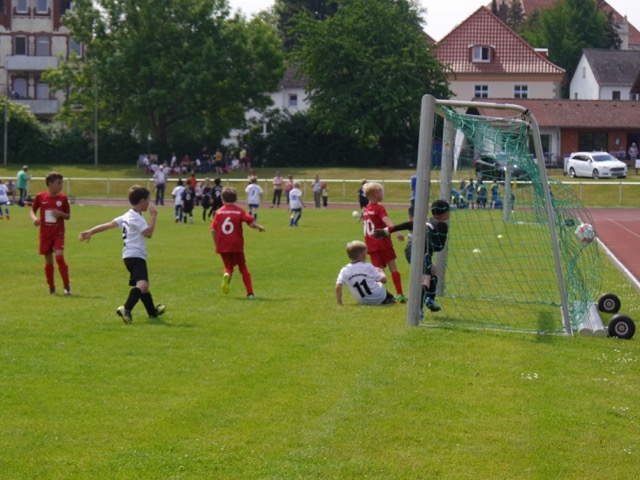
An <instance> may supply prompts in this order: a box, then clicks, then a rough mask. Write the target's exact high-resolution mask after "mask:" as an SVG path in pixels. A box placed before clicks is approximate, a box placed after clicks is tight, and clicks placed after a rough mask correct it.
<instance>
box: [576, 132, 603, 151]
mask: <svg viewBox="0 0 640 480" xmlns="http://www.w3.org/2000/svg"><path fill="white" fill-rule="evenodd" d="M607 145H609V135H608V134H607V133H606V132H580V133H579V134H578V150H579V151H582V152H595V151H600V150H601V151H604V149H605V148H607Z"/></svg>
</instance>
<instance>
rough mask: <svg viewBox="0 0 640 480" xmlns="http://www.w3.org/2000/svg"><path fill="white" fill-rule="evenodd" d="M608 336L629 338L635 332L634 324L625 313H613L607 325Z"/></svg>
mask: <svg viewBox="0 0 640 480" xmlns="http://www.w3.org/2000/svg"><path fill="white" fill-rule="evenodd" d="M607 330H608V331H609V336H610V337H616V338H623V339H625V340H629V339H630V338H631V337H633V334H634V333H636V324H635V323H634V322H633V320H631V318H629V317H627V316H626V315H614V316H613V317H612V318H611V320H610V321H609V325H608V327H607Z"/></svg>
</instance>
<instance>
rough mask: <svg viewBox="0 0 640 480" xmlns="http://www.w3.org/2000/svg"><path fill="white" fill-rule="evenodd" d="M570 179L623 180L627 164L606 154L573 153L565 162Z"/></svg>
mask: <svg viewBox="0 0 640 480" xmlns="http://www.w3.org/2000/svg"><path fill="white" fill-rule="evenodd" d="M567 173H568V174H569V175H571V176H572V177H591V178H611V177H616V178H625V177H626V176H627V164H626V163H624V162H621V161H620V160H618V159H617V158H616V157H614V156H613V155H611V154H609V153H607V152H574V153H572V154H571V155H570V156H569V160H567Z"/></svg>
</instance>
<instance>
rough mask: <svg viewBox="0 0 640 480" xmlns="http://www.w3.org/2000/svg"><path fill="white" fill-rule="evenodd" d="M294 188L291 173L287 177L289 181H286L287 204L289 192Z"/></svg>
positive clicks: (285, 194)
mask: <svg viewBox="0 0 640 480" xmlns="http://www.w3.org/2000/svg"><path fill="white" fill-rule="evenodd" d="M292 189H293V175H289V176H288V177H287V181H286V182H285V183H284V196H285V199H286V200H287V205H289V200H290V199H289V193H290V192H291V190H292Z"/></svg>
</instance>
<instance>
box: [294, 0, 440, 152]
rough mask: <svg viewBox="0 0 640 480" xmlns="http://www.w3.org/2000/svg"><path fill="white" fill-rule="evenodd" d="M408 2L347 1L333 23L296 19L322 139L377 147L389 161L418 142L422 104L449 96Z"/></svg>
mask: <svg viewBox="0 0 640 480" xmlns="http://www.w3.org/2000/svg"><path fill="white" fill-rule="evenodd" d="M419 13H420V12H419V10H418V8H417V7H416V6H415V4H414V3H413V2H410V1H404V0H399V1H394V0H345V1H343V2H341V3H340V7H339V8H338V12H337V13H336V14H335V15H334V16H333V17H331V18H329V19H326V20H324V21H318V20H316V19H315V18H313V17H312V16H311V15H307V16H304V17H301V19H300V21H299V23H298V26H297V27H296V32H297V33H298V34H299V40H300V42H299V45H298V47H297V48H296V50H295V58H296V59H297V60H298V61H299V62H300V69H301V72H302V73H303V74H304V75H305V76H306V78H308V81H309V83H308V92H309V95H310V100H311V105H312V106H311V115H312V116H313V118H314V120H315V122H316V123H317V125H318V126H319V129H320V130H321V131H322V132H325V133H336V134H338V133H340V134H342V135H352V136H353V137H354V138H356V139H358V140H359V141H360V142H362V143H374V144H377V145H378V147H379V148H380V149H381V150H382V151H383V152H384V154H385V158H386V159H387V161H393V160H394V159H395V158H397V156H399V155H401V154H402V153H403V152H404V151H406V150H407V148H415V145H416V144H417V138H418V128H419V120H420V104H421V98H422V96H423V95H425V94H428V93H430V94H432V95H434V96H436V97H438V98H448V97H449V96H450V94H451V92H450V90H449V87H448V83H447V77H446V68H445V66H444V65H442V64H441V63H440V62H439V61H438V60H437V59H436V58H435V57H434V55H433V53H432V51H431V45H430V44H428V42H427V41H426V38H425V35H424V33H423V31H422V28H421V27H422V20H421V18H420V14H419Z"/></svg>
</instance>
